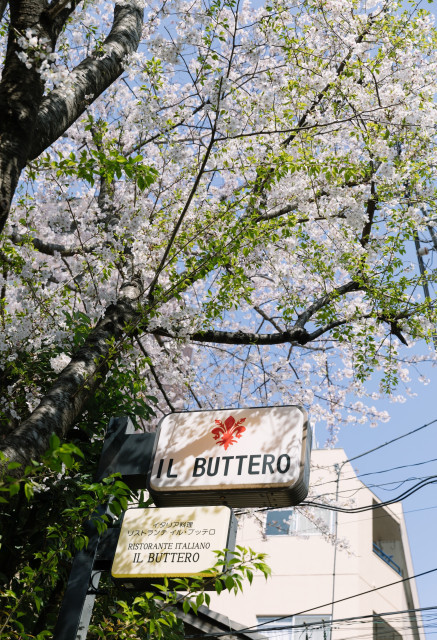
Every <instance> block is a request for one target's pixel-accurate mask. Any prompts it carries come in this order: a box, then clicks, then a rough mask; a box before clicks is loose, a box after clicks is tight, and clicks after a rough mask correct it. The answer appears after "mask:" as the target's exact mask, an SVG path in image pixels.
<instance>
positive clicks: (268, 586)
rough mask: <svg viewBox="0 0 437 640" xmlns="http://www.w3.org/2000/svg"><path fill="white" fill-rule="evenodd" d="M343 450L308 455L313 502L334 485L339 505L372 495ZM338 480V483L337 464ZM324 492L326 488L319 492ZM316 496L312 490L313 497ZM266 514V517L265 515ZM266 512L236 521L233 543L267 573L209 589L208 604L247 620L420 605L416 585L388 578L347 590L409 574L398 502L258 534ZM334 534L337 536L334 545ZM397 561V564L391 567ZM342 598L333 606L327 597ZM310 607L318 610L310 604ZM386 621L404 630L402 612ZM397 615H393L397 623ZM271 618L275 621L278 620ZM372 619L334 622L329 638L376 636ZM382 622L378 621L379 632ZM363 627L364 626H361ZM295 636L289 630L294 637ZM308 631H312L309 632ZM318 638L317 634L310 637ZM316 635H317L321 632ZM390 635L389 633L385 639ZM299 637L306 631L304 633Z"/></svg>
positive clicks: (416, 635) (370, 500)
mask: <svg viewBox="0 0 437 640" xmlns="http://www.w3.org/2000/svg"><path fill="white" fill-rule="evenodd" d="M345 460H346V454H345V452H344V451H343V450H342V449H334V450H316V451H313V454H312V465H313V468H312V472H311V483H310V485H311V496H312V499H317V501H320V500H323V499H324V496H325V498H330V499H332V498H334V497H335V495H336V491H337V490H338V497H339V500H340V502H341V504H344V505H345V506H346V507H361V506H368V505H371V504H372V503H374V502H378V500H377V498H376V497H375V496H374V494H373V493H372V492H371V491H370V490H369V489H368V488H367V487H366V486H365V485H364V484H363V483H362V482H361V481H360V480H359V479H358V478H357V477H356V474H355V472H354V469H353V468H352V466H351V465H350V464H349V463H345V462H344V461H345ZM338 470H339V471H340V481H339V483H338V486H337V471H338ZM326 494H329V495H326ZM318 496H319V497H318ZM271 517H272V516H271ZM265 518H266V512H259V513H258V514H257V516H256V518H249V517H244V518H243V519H242V521H241V524H240V526H239V532H238V537H237V544H240V545H242V546H245V547H251V548H253V549H254V550H256V551H259V552H263V553H266V554H267V555H268V559H267V562H268V564H269V565H270V567H271V569H272V578H271V579H269V580H268V581H265V580H264V578H261V577H255V578H254V581H253V584H252V586H249V585H246V587H245V589H244V594H243V595H241V594H240V595H239V596H234V594H228V593H224V594H221V595H220V596H216V595H213V596H212V598H211V609H213V610H215V611H217V612H219V613H221V614H223V615H226V616H228V617H229V618H230V619H232V620H237V621H238V622H241V623H243V624H245V625H247V626H253V625H257V622H258V621H257V617H272V616H273V617H280V616H290V615H295V614H299V613H300V612H307V615H323V616H331V619H333V620H336V619H339V618H349V617H352V616H354V617H355V616H365V615H369V614H374V613H377V614H383V613H385V612H390V611H404V610H407V609H412V608H417V607H418V606H419V604H418V600H417V593H416V590H415V585H414V584H410V583H409V582H405V583H398V584H394V585H393V586H390V587H387V588H385V589H379V590H377V591H373V592H370V593H368V594H365V595H362V596H360V597H357V598H352V599H351V598H349V597H350V596H351V595H353V594H357V593H361V592H365V591H369V590H372V589H377V588H379V587H381V586H382V585H386V584H389V583H392V582H397V581H399V580H400V579H401V578H402V577H407V576H408V575H412V566H411V558H410V554H409V549H408V540H407V536H406V530H405V524H404V519H403V514H402V507H401V505H400V504H395V505H391V506H390V507H384V508H383V509H381V508H379V509H376V510H374V511H365V512H364V513H358V514H356V513H338V514H337V515H333V517H332V529H331V531H332V533H331V535H321V534H318V535H307V536H297V535H271V536H265V535H264V536H263V535H262V531H263V530H265ZM336 529H337V539H338V540H341V541H344V546H346V547H347V548H345V549H344V548H342V547H343V543H341V544H340V545H337V547H335V545H333V540H334V538H335V530H336ZM374 534H377V535H378V536H379V538H380V539H378V541H379V543H380V544H379V547H380V548H381V547H383V549H384V551H385V553H386V554H387V555H392V554H393V555H394V558H393V560H397V561H398V562H397V563H395V565H390V564H388V559H387V558H386V559H383V558H381V557H380V556H378V555H377V554H376V553H375V552H374V550H373V541H374ZM396 564H398V565H399V568H400V570H401V571H402V574H403V575H402V576H401V575H399V573H398V572H397V571H398V569H397V567H396ZM343 598H348V599H347V600H344V601H343V602H337V603H336V604H334V605H332V604H331V603H332V601H333V600H334V601H337V600H341V599H343ZM315 607H317V609H314V608H315ZM382 618H383V620H386V622H387V623H388V624H390V626H391V627H392V629H394V630H395V631H398V632H399V633H400V635H401V636H402V634H404V637H406V636H405V629H404V626H405V617H404V618H403V621H400V618H399V616H396V617H393V619H392V618H390V617H386V618H384V616H382ZM396 621H397V622H396ZM277 624H278V625H280V624H281V622H278V623H277ZM372 624H373V621H372V620H371V619H369V621H368V622H360V623H348V624H340V625H336V626H338V627H339V628H334V629H333V632H332V640H346V639H347V638H351V637H362V638H364V637H366V638H372V637H375V632H374V631H372ZM415 626H416V625H415V622H414V620H413V624H412V631H410V632H409V633H408V634H407V635H408V638H415V639H416V640H422V639H423V635H422V632H420V633H419V632H417V630H415ZM381 628H382V626H381V625H379V636H378V638H379V637H381V638H385V637H386V638H389V636H384V635H381V631H380V630H381ZM363 632H364V633H363ZM278 637H280V635H278ZM294 637H295V636H293V638H294ZM308 637H309V638H311V637H312V636H311V634H309V635H308ZM313 637H314V638H316V637H317V638H318V637H319V636H317V635H316V634H315V635H314V636H313ZM320 637H321V638H323V635H322V636H320ZM391 637H393V638H396V637H397V636H396V635H392V636H390V638H391ZM303 638H305V635H304V636H303Z"/></svg>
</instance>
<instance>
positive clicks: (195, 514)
mask: <svg viewBox="0 0 437 640" xmlns="http://www.w3.org/2000/svg"><path fill="white" fill-rule="evenodd" d="M233 519H234V517H233V515H232V512H231V510H230V509H229V507H224V506H208V507H206V506H205V507H191V508H186V507H185V508H182V507H168V508H164V509H154V508H149V509H128V510H127V511H126V513H125V514H124V518H123V523H122V526H121V532H120V537H119V540H118V544H117V549H116V552H115V556H114V562H113V565H112V571H111V573H112V576H113V577H114V578H116V579H117V578H118V579H126V578H130V579H135V578H143V579H144V578H158V577H163V576H167V577H168V578H172V577H173V578H174V577H183V576H194V575H197V576H201V575H203V572H205V571H206V570H207V569H211V567H212V566H214V564H215V563H216V561H217V556H216V554H215V553H214V551H215V550H223V549H225V548H229V547H231V549H233V546H234V543H235V531H236V526H233V527H232V531H231V522H232V521H233ZM230 532H231V535H230Z"/></svg>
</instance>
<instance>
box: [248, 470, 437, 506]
mask: <svg viewBox="0 0 437 640" xmlns="http://www.w3.org/2000/svg"><path fill="white" fill-rule="evenodd" d="M429 484H437V475H434V476H427V478H426V479H425V480H421V481H420V482H418V483H417V484H415V485H413V486H412V487H410V488H409V489H407V490H406V491H404V492H403V493H401V494H400V495H398V496H396V497H395V498H391V500H385V501H384V502H375V503H374V504H371V505H367V506H364V507H350V508H346V507H338V506H336V505H332V504H326V503H324V502H315V501H312V500H304V501H303V502H301V503H300V504H299V505H298V506H299V507H302V506H303V507H320V509H327V510H328V511H337V512H338V513H364V512H365V511H373V510H374V509H381V508H382V507H385V506H388V505H390V504H394V503H395V502H400V501H401V500H405V498H409V497H410V496H412V495H413V494H414V493H417V491H419V489H423V487H426V486H427V485H429ZM276 509H277V507H264V508H262V509H257V513H260V512H261V511H275V510H276ZM238 513H239V515H242V514H244V513H248V512H247V511H239V512H238Z"/></svg>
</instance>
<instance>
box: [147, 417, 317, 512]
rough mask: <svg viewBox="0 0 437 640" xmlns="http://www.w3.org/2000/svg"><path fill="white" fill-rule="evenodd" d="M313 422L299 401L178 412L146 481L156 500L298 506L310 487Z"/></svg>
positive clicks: (166, 424)
mask: <svg viewBox="0 0 437 640" xmlns="http://www.w3.org/2000/svg"><path fill="white" fill-rule="evenodd" d="M310 451H311V430H310V428H309V425H308V415H307V412H306V411H305V409H304V408H303V407H300V406H297V405H290V406H281V407H262V408H251V409H221V410H217V411H190V412H181V413H172V414H170V415H168V416H166V417H165V418H163V420H162V421H161V423H160V426H159V429H158V432H157V436H156V440H155V448H154V453H153V456H152V464H151V468H150V470H149V476H148V489H149V491H150V494H151V496H152V497H153V500H154V502H155V504H156V505H157V506H159V507H160V506H171V505H185V506H190V505H215V504H226V505H229V506H231V507H250V506H256V507H263V506H272V507H280V506H292V505H295V504H299V503H300V502H301V501H302V500H304V499H305V497H306V495H307V493H308V484H309V459H310Z"/></svg>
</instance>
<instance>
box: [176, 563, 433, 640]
mask: <svg viewBox="0 0 437 640" xmlns="http://www.w3.org/2000/svg"><path fill="white" fill-rule="evenodd" d="M436 571H437V567H435V568H434V569H428V571H422V572H421V573H416V574H415V575H413V576H408V577H407V578H401V579H400V580H395V581H394V582H389V583H388V584H383V585H381V586H380V587H374V588H373V589H367V590H366V591H361V592H360V593H354V594H353V595H352V596H346V597H345V598H339V599H338V600H334V601H333V602H325V603H324V604H320V605H318V606H316V607H311V608H310V609H304V610H303V611H299V612H298V613H293V614H288V615H286V616H279V617H278V618H273V619H272V620H269V621H268V622H261V623H260V624H258V625H252V626H250V627H245V628H244V629H239V630H238V631H235V632H234V633H232V632H229V631H225V632H223V633H209V634H208V633H205V634H201V635H192V636H185V637H186V638H200V637H202V638H208V637H209V638H213V637H215V638H218V637H221V636H231V635H236V636H238V635H240V634H242V633H257V632H258V631H260V628H261V627H264V628H266V627H265V625H267V624H271V623H272V622H280V621H281V620H285V619H286V618H291V617H293V616H301V615H303V614H304V613H310V612H311V611H317V609H323V608H324V607H330V606H331V605H332V604H338V603H339V602H346V601H347V600H352V599H353V598H359V597H360V596H365V595H367V594H368V593H375V591H381V590H382V589H386V588H387V587H392V586H394V585H395V584H402V583H403V582H408V581H410V580H415V579H416V578H421V577H422V576H426V575H429V574H430V573H435V572H436ZM430 609H437V607H430ZM419 610H421V609H415V610H413V609H411V611H412V612H413V611H419ZM393 613H400V612H399V611H396V612H393ZM375 615H378V616H381V615H386V614H375ZM365 617H372V614H371V615H369V616H358V617H356V618H353V619H354V620H358V619H360V618H365ZM351 619H352V618H351ZM318 625H319V626H320V620H319V622H318ZM267 629H271V627H267Z"/></svg>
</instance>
